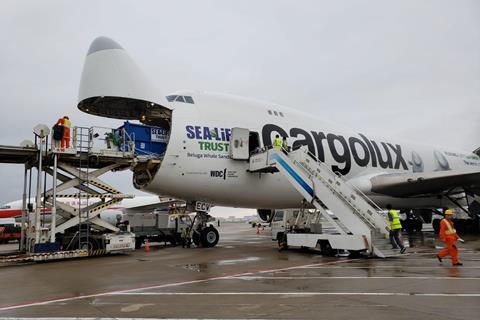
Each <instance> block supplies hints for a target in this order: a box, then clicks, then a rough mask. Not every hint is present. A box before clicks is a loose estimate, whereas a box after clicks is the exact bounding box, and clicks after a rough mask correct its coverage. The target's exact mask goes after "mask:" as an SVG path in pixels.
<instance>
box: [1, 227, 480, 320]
mask: <svg viewBox="0 0 480 320" xmlns="http://www.w3.org/2000/svg"><path fill="white" fill-rule="evenodd" d="M220 232H221V237H222V239H221V242H220V244H219V246H217V247H216V248H208V249H205V248H203V249H202V248H192V249H182V248H181V247H169V248H163V247H152V249H151V251H150V252H148V253H146V252H144V251H136V252H134V253H132V254H128V255H118V256H108V257H102V258H91V259H79V260H71V261H64V262H55V263H43V264H30V265H23V266H14V267H2V268H0V283H1V287H2V291H1V292H0V318H1V317H10V318H14V319H17V318H40V317H44V318H49V319H50V318H55V319H72V318H77V317H78V318H82V319H84V318H104V319H112V318H114V319H122V318H171V319H187V318H188V319H320V318H325V319H352V318H358V319H387V318H388V319H469V320H471V319H477V318H478V315H479V314H480V240H474V237H465V238H466V240H470V241H467V242H466V243H465V244H460V247H461V253H460V258H461V260H462V261H463V262H464V264H465V265H464V266H463V267H451V266H450V260H444V261H443V263H442V264H440V263H439V262H438V261H437V260H436V259H435V257H434V253H435V251H436V250H438V248H435V247H436V246H437V247H438V246H441V243H440V242H439V241H438V240H435V239H434V238H433V233H432V232H425V233H424V234H423V236H422V235H420V234H412V235H405V238H406V239H408V240H409V242H410V243H411V244H412V245H413V247H412V248H409V249H408V252H409V253H408V254H406V255H403V256H401V257H399V258H392V259H388V260H380V259H350V258H348V257H337V258H331V257H322V256H321V255H318V254H315V253H308V252H301V251H298V250H297V251H293V250H290V251H282V252H278V251H277V250H276V246H275V243H274V242H272V241H271V240H270V238H269V234H268V231H267V230H265V231H264V232H263V233H262V234H260V235H256V234H255V229H252V228H251V227H249V226H248V225H246V224H233V223H231V224H224V225H223V226H222V227H221V228H220Z"/></svg>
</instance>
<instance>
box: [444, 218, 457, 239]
mask: <svg viewBox="0 0 480 320" xmlns="http://www.w3.org/2000/svg"><path fill="white" fill-rule="evenodd" d="M442 221H443V223H444V224H445V226H446V227H447V230H445V235H447V236H448V235H451V234H456V233H457V230H455V229H454V228H453V225H452V223H451V222H450V221H448V220H447V219H442Z"/></svg>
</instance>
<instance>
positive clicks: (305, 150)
mask: <svg viewBox="0 0 480 320" xmlns="http://www.w3.org/2000/svg"><path fill="white" fill-rule="evenodd" d="M299 149H300V148H299ZM302 151H304V152H305V153H306V154H308V155H309V156H310V157H311V158H312V159H313V160H314V161H316V162H317V164H318V165H319V166H321V167H322V168H324V169H326V170H327V169H328V170H329V171H327V172H332V173H333V175H336V176H337V177H339V178H340V180H341V181H343V182H344V183H346V184H348V185H349V186H350V187H352V189H354V190H355V191H356V192H357V193H359V194H360V196H361V197H362V198H363V199H364V200H366V201H367V202H369V203H370V204H371V205H372V206H373V207H375V209H377V210H378V211H383V210H382V208H380V206H379V205H378V204H376V203H375V201H373V200H372V199H370V198H369V197H368V196H367V195H366V194H365V193H364V192H363V191H362V190H360V188H358V187H357V186H356V185H354V184H353V183H351V182H350V181H349V180H347V179H346V178H345V176H344V175H343V174H341V173H340V172H338V171H333V170H331V169H330V168H329V167H328V166H326V165H325V164H324V163H323V162H322V161H320V160H319V159H318V158H317V157H316V155H314V154H313V153H312V152H310V150H308V149H302Z"/></svg>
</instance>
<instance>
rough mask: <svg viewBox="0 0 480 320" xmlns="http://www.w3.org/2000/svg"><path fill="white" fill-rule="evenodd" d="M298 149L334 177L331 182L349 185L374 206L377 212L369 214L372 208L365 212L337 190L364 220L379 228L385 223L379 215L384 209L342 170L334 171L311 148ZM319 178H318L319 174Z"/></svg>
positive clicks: (309, 171) (338, 184)
mask: <svg viewBox="0 0 480 320" xmlns="http://www.w3.org/2000/svg"><path fill="white" fill-rule="evenodd" d="M298 149H300V150H301V151H302V152H304V153H305V154H307V155H308V156H309V157H310V158H311V159H312V160H313V161H314V162H315V163H316V164H317V165H318V166H319V167H320V168H321V169H323V171H324V172H326V173H327V174H328V175H329V176H330V178H332V183H331V184H333V183H335V184H337V186H340V185H341V184H342V183H343V184H345V185H347V186H348V187H349V188H350V189H352V191H353V192H354V193H355V194H356V195H358V196H359V197H361V198H362V199H363V200H364V201H365V202H367V204H368V205H370V206H371V207H372V209H373V210H374V211H375V212H371V214H368V213H369V212H368V211H370V209H367V212H366V213H364V212H363V210H360V209H359V208H357V207H356V206H354V205H353V203H352V201H351V199H349V197H347V196H346V195H345V194H343V193H338V192H337V194H339V195H340V196H341V198H343V199H344V200H345V201H346V202H347V203H348V204H349V205H350V206H351V207H352V208H353V209H354V210H355V212H357V213H358V214H359V215H360V216H361V217H362V218H363V220H365V221H366V222H368V224H370V225H371V226H372V227H374V228H378V226H379V225H381V224H384V223H385V221H384V219H383V218H382V217H381V216H380V215H379V212H381V211H383V210H382V209H381V208H380V206H378V205H377V204H376V203H375V202H374V201H373V200H372V199H371V198H369V197H368V196H367V195H366V194H365V193H364V192H363V191H361V190H360V189H359V188H358V187H357V186H355V185H354V184H353V183H351V182H350V181H348V180H347V179H346V178H345V177H344V176H343V175H342V174H341V173H340V172H334V171H332V170H331V169H330V168H329V167H328V166H327V165H325V164H324V163H323V162H321V161H320V160H318V159H317V157H316V156H315V155H314V154H312V153H311V152H310V151H309V150H306V149H305V148H297V149H296V150H298ZM297 162H298V161H297ZM298 163H299V165H301V167H302V168H303V169H305V170H306V171H307V172H308V173H309V174H310V175H311V174H312V172H311V170H310V169H309V168H308V167H307V166H306V165H304V164H302V163H300V162H298ZM310 178H311V177H310ZM317 178H318V176H317ZM322 180H324V179H322ZM337 181H338V183H337ZM323 183H329V181H325V180H324V181H323ZM372 219H373V220H372Z"/></svg>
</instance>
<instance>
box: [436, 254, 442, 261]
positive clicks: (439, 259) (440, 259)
mask: <svg viewBox="0 0 480 320" xmlns="http://www.w3.org/2000/svg"><path fill="white" fill-rule="evenodd" d="M437 259H438V261H440V262H442V258H440V256H439V255H438V254H437Z"/></svg>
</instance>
